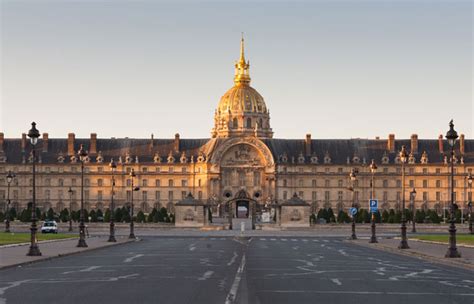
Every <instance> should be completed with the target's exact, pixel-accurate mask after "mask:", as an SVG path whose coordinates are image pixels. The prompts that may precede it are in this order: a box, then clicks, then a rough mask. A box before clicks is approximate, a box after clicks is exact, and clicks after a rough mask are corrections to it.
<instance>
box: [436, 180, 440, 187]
mask: <svg viewBox="0 0 474 304" xmlns="http://www.w3.org/2000/svg"><path fill="white" fill-rule="evenodd" d="M436 188H441V181H440V180H439V179H438V180H436Z"/></svg>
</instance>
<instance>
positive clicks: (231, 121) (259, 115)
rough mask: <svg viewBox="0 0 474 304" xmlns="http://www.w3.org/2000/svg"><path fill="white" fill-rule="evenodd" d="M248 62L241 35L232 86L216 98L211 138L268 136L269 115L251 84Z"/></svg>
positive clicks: (269, 130)
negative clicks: (217, 99)
mask: <svg viewBox="0 0 474 304" xmlns="http://www.w3.org/2000/svg"><path fill="white" fill-rule="evenodd" d="M249 69H250V63H249V62H248V61H245V56H244V38H243V37H242V40H241V41H240V58H239V60H238V61H237V62H236V63H235V75H234V86H233V87H232V88H231V89H230V90H228V91H227V92H226V93H225V94H224V95H223V96H222V97H221V100H220V101H219V104H218V106H217V109H216V113H215V115H214V128H213V129H212V132H211V135H212V137H232V136H256V137H261V138H271V137H272V136H273V132H272V129H271V127H270V115H269V111H268V109H267V106H266V105H265V101H264V100H263V97H262V95H260V94H259V93H258V92H257V90H255V89H254V88H252V87H251V86H250V73H249Z"/></svg>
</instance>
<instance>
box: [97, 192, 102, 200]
mask: <svg viewBox="0 0 474 304" xmlns="http://www.w3.org/2000/svg"><path fill="white" fill-rule="evenodd" d="M97 200H98V201H101V200H102V191H101V190H99V191H97Z"/></svg>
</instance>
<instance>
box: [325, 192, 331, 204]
mask: <svg viewBox="0 0 474 304" xmlns="http://www.w3.org/2000/svg"><path fill="white" fill-rule="evenodd" d="M329 198H330V193H329V191H325V192H324V201H325V202H326V203H329Z"/></svg>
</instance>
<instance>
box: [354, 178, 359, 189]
mask: <svg viewBox="0 0 474 304" xmlns="http://www.w3.org/2000/svg"><path fill="white" fill-rule="evenodd" d="M354 187H359V180H358V179H356V180H355V181H354Z"/></svg>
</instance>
